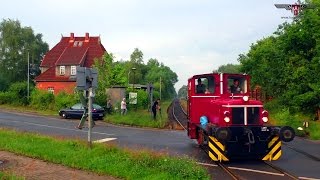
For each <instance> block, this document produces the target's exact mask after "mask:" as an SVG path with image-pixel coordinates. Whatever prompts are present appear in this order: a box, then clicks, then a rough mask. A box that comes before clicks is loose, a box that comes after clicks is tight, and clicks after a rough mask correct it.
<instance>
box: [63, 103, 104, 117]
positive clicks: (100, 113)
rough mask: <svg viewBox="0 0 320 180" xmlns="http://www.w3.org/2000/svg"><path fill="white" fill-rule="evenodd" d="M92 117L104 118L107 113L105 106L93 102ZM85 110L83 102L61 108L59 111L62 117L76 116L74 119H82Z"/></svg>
mask: <svg viewBox="0 0 320 180" xmlns="http://www.w3.org/2000/svg"><path fill="white" fill-rule="evenodd" d="M92 106H93V109H92V118H93V119H103V117H104V115H105V111H104V108H102V107H101V106H99V105H98V104H92ZM83 112H84V107H83V106H82V104H81V103H78V104H75V105H73V106H72V107H70V108H67V109H61V110H60V111H59V115H60V116H61V117H62V118H65V119H66V118H74V119H81V117H82V115H83Z"/></svg>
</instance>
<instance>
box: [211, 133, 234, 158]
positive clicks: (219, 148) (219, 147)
mask: <svg viewBox="0 0 320 180" xmlns="http://www.w3.org/2000/svg"><path fill="white" fill-rule="evenodd" d="M225 148H226V147H225V146H224V145H223V144H222V143H221V142H219V141H218V140H217V139H216V138H215V137H212V136H209V152H208V153H209V157H210V158H211V159H212V160H213V161H220V162H221V161H229V159H228V158H227V157H226V155H225Z"/></svg>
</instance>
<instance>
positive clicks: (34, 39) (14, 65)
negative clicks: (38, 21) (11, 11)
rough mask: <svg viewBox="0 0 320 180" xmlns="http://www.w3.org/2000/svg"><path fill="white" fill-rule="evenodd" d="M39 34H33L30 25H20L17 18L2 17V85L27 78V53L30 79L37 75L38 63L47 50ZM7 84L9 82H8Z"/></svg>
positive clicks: (0, 68) (0, 59) (0, 28)
mask: <svg viewBox="0 0 320 180" xmlns="http://www.w3.org/2000/svg"><path fill="white" fill-rule="evenodd" d="M48 48H49V47H48V44H47V43H45V42H43V40H42V35H41V34H35V33H34V31H33V30H32V28H31V27H22V26H21V24H20V22H19V21H18V20H11V19H7V20H6V19H4V20H3V21H2V22H1V23H0V77H6V79H5V80H3V79H0V83H1V84H2V86H1V87H0V89H6V88H7V87H3V85H5V84H6V82H10V83H14V82H17V81H24V80H27V72H28V63H27V58H28V53H29V57H30V70H31V72H32V74H31V75H32V76H31V79H32V78H34V77H35V76H37V75H38V74H39V73H40V72H39V64H40V60H41V59H42V57H43V55H44V54H45V53H46V52H47V51H48ZM8 85H9V84H8Z"/></svg>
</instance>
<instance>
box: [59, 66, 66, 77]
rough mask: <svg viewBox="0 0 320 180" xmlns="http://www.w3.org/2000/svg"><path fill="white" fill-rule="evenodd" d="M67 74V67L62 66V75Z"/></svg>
mask: <svg viewBox="0 0 320 180" xmlns="http://www.w3.org/2000/svg"><path fill="white" fill-rule="evenodd" d="M65 73H66V67H65V66H60V75H64V74H65Z"/></svg>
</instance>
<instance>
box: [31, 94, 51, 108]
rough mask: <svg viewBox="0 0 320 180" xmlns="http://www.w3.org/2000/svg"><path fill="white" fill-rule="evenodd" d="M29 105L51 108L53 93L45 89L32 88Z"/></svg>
mask: <svg viewBox="0 0 320 180" xmlns="http://www.w3.org/2000/svg"><path fill="white" fill-rule="evenodd" d="M31 106H32V107H33V108H37V109H41V110H45V109H53V107H54V95H53V94H52V93H49V92H47V91H41V90H34V91H32V93H31Z"/></svg>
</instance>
